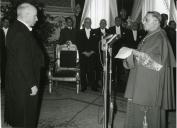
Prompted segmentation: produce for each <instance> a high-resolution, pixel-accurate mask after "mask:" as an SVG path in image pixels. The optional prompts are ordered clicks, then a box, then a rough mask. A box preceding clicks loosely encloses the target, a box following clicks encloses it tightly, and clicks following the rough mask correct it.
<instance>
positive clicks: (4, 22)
mask: <svg viewBox="0 0 177 128" xmlns="http://www.w3.org/2000/svg"><path fill="white" fill-rule="evenodd" d="M8 28H9V20H8V19H7V18H6V17H4V18H3V19H2V29H0V38H1V39H0V40H1V41H0V43H1V44H0V45H1V49H0V50H1V87H2V88H4V87H5V66H6V42H5V38H6V35H7V31H8Z"/></svg>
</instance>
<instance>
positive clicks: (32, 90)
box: [30, 86, 38, 96]
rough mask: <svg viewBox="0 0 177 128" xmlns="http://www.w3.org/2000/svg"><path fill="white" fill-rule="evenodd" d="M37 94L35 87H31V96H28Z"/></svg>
mask: <svg viewBox="0 0 177 128" xmlns="http://www.w3.org/2000/svg"><path fill="white" fill-rule="evenodd" d="M37 92H38V88H37V86H33V87H32V88H31V94H30V96H35V95H36V94H37Z"/></svg>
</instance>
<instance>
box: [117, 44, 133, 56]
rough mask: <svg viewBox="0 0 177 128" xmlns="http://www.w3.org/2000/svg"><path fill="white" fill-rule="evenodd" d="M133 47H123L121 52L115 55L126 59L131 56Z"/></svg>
mask: <svg viewBox="0 0 177 128" xmlns="http://www.w3.org/2000/svg"><path fill="white" fill-rule="evenodd" d="M132 51H133V49H131V48H127V47H122V48H121V49H120V50H119V52H118V53H117V55H116V56H115V58H119V59H126V58H127V57H129V56H130V55H131V54H132Z"/></svg>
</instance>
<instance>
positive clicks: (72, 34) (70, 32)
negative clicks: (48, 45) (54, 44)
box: [59, 17, 76, 44]
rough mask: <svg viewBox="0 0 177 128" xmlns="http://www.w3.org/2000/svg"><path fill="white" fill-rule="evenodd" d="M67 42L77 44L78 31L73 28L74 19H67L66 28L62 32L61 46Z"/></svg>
mask: <svg viewBox="0 0 177 128" xmlns="http://www.w3.org/2000/svg"><path fill="white" fill-rule="evenodd" d="M67 42H72V43H74V44H76V29H75V28H73V19H72V18H71V17H67V18H66V27H65V28H64V29H62V30H61V32H60V38H59V44H65V43H67Z"/></svg>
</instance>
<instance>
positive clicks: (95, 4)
mask: <svg viewBox="0 0 177 128" xmlns="http://www.w3.org/2000/svg"><path fill="white" fill-rule="evenodd" d="M117 14H118V13H117V1H116V0H85V5H84V9H83V13H82V18H81V26H82V24H83V22H84V19H85V17H90V18H91V19H92V28H98V27H99V22H100V20H101V19H106V20H107V27H110V26H112V25H114V18H115V17H116V16H117Z"/></svg>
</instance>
